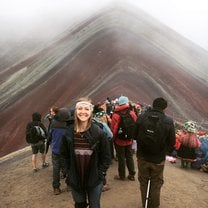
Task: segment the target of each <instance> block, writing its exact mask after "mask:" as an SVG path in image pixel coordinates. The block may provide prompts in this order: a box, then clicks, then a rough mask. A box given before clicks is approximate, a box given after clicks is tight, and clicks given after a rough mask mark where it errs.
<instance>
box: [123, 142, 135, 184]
mask: <svg viewBox="0 0 208 208" xmlns="http://www.w3.org/2000/svg"><path fill="white" fill-rule="evenodd" d="M125 154H126V165H127V168H128V171H129V176H128V179H129V180H135V179H134V175H135V173H136V172H135V167H134V159H133V154H132V148H131V145H129V146H126V147H125Z"/></svg>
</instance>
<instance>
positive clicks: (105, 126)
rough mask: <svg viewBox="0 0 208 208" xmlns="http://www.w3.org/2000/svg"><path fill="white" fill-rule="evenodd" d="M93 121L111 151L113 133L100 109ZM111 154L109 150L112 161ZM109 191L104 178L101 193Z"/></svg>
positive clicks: (103, 112)
mask: <svg viewBox="0 0 208 208" xmlns="http://www.w3.org/2000/svg"><path fill="white" fill-rule="evenodd" d="M93 120H94V121H95V122H97V123H98V124H99V126H100V127H101V129H102V130H103V131H104V133H105V134H106V136H107V138H108V140H109V144H110V149H111V148H112V147H111V144H112V138H113V133H112V131H111V129H110V127H109V126H108V124H107V120H106V112H105V111H104V110H103V109H102V108H99V109H97V113H95V115H94V118H93ZM112 154H113V153H112V150H111V159H112ZM109 189H110V187H109V184H107V179H106V177H105V181H104V186H103V189H102V191H103V192H104V191H108V190H109Z"/></svg>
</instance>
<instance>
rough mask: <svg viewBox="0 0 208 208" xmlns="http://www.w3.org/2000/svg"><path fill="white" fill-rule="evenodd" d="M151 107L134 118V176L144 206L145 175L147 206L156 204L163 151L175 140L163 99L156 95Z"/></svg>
mask: <svg viewBox="0 0 208 208" xmlns="http://www.w3.org/2000/svg"><path fill="white" fill-rule="evenodd" d="M152 107H153V109H149V110H148V111H146V112H145V113H143V114H141V115H140V117H139V118H138V119H137V121H136V126H135V138H136V139H137V162H138V180H139V183H140V191H141V198H142V206H143V207H146V206H145V202H146V194H147V191H148V190H149V189H148V184H149V183H148V182H149V179H150V181H151V183H150V184H151V185H150V192H149V194H150V201H148V207H151V208H158V207H159V206H160V191H161V187H162V185H163V183H164V179H163V171H164V165H165V157H166V154H167V153H168V154H169V153H172V151H173V149H174V144H175V127H174V123H173V119H172V118H170V117H168V116H167V115H165V113H164V110H165V109H166V108H167V101H166V100H165V99H164V98H162V97H159V98H156V99H155V100H154V101H153V105H152Z"/></svg>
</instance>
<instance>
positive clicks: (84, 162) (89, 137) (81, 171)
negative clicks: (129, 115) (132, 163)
mask: <svg viewBox="0 0 208 208" xmlns="http://www.w3.org/2000/svg"><path fill="white" fill-rule="evenodd" d="M92 117H93V105H92V101H91V99H89V98H80V99H79V100H78V101H77V103H76V105H75V112H74V119H75V121H74V125H73V124H72V125H70V126H69V128H68V129H67V132H66V134H65V136H64V137H63V139H62V145H61V155H62V157H63V158H64V160H65V165H66V168H67V170H68V174H69V178H70V187H71V192H72V197H73V200H74V202H75V208H85V207H87V206H88V205H89V207H91V208H100V197H101V193H102V188H103V183H104V181H105V175H106V171H107V169H108V168H109V165H110V161H111V157H110V147H109V141H108V138H107V137H106V135H105V134H104V132H103V131H102V130H101V129H100V127H99V126H98V125H97V124H94V123H93V122H92Z"/></svg>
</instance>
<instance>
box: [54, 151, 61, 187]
mask: <svg viewBox="0 0 208 208" xmlns="http://www.w3.org/2000/svg"><path fill="white" fill-rule="evenodd" d="M52 164H53V183H52V186H53V188H59V186H60V170H61V167H62V161H61V157H60V155H58V154H54V153H52Z"/></svg>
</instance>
